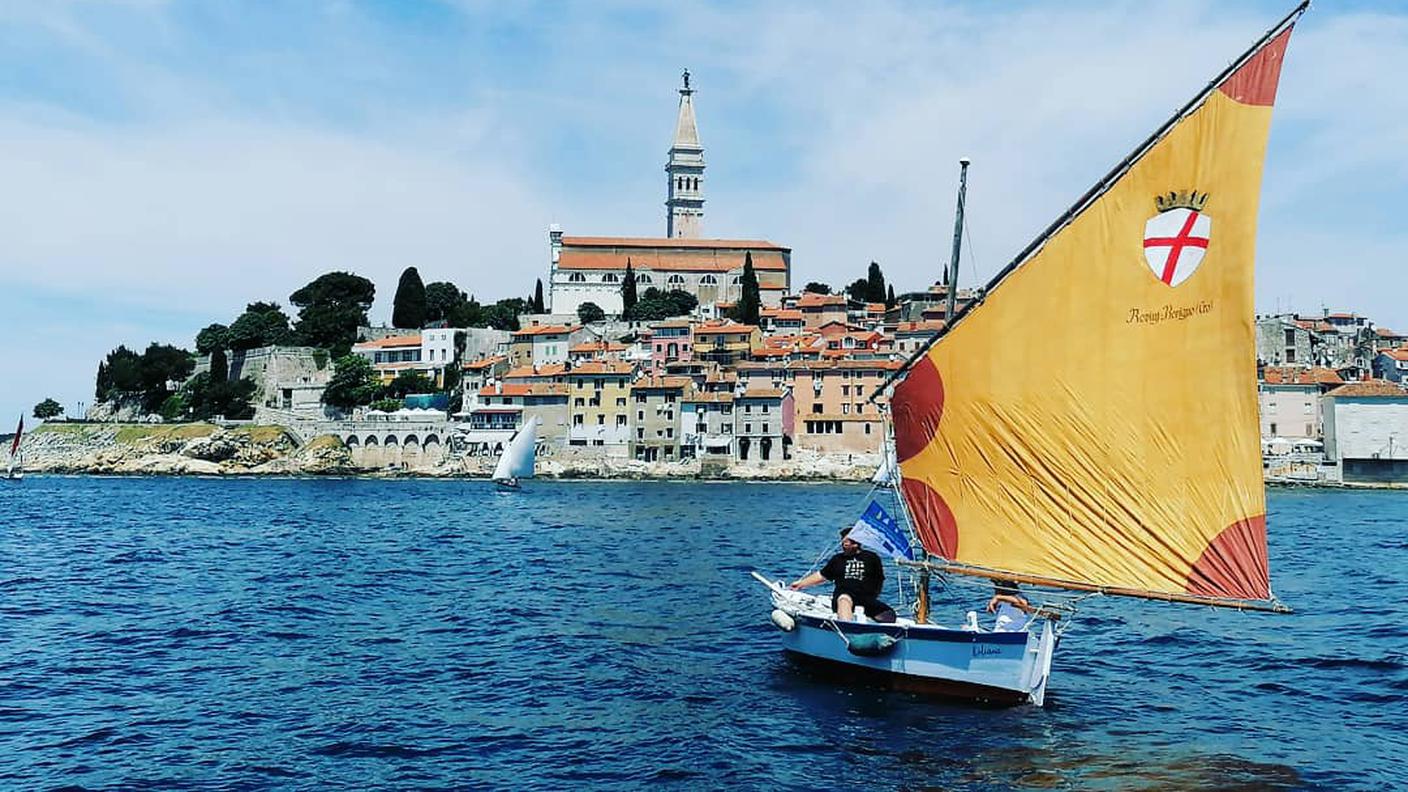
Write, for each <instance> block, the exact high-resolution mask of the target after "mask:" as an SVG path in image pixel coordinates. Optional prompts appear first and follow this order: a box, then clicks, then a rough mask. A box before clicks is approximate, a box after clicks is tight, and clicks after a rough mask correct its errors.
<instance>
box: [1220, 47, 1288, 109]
mask: <svg viewBox="0 0 1408 792" xmlns="http://www.w3.org/2000/svg"><path fill="white" fill-rule="evenodd" d="M1290 40H1291V29H1290V28H1286V29H1285V30H1284V31H1282V32H1281V34H1280V35H1278V36H1276V38H1274V39H1272V40H1270V41H1268V42H1266V46H1264V47H1262V48H1261V49H1260V50H1258V51H1257V53H1256V54H1255V55H1253V56H1252V57H1251V59H1250V60H1248V61H1247V62H1246V63H1244V64H1242V68H1240V69H1238V70H1237V71H1235V72H1233V73H1232V76H1230V77H1228V78H1227V79H1226V80H1223V81H1222V85H1219V86H1218V90H1220V91H1222V92H1223V93H1225V94H1227V95H1228V96H1229V97H1231V98H1232V99H1235V100H1237V101H1238V102H1241V103H1242V104H1249V105H1265V106H1267V107H1270V106H1271V105H1273V104H1275V103H1276V85H1277V84H1278V83H1279V82H1280V81H1281V61H1282V60H1283V59H1285V57H1286V42H1288V41H1290Z"/></svg>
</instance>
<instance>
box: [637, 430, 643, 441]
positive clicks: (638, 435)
mask: <svg viewBox="0 0 1408 792" xmlns="http://www.w3.org/2000/svg"><path fill="white" fill-rule="evenodd" d="M636 439H637V440H644V439H645V430H644V429H637V430H636Z"/></svg>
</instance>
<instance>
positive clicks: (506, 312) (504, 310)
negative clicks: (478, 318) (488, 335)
mask: <svg viewBox="0 0 1408 792" xmlns="http://www.w3.org/2000/svg"><path fill="white" fill-rule="evenodd" d="M526 309H527V304H526V303H525V302H524V300H522V299H521V298H518V297H513V298H510V299H507V300H499V301H498V302H496V303H494V304H493V305H491V306H489V307H488V308H485V309H484V324H485V325H487V326H489V327H492V328H494V329H496V330H517V329H519V327H518V315H519V314H521V313H527V310H526Z"/></svg>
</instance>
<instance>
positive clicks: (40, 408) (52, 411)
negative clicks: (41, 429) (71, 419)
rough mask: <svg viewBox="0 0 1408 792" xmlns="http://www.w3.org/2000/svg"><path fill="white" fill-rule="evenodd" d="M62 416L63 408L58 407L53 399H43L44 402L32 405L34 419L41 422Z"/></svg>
mask: <svg viewBox="0 0 1408 792" xmlns="http://www.w3.org/2000/svg"><path fill="white" fill-rule="evenodd" d="M63 414H64V408H63V407H61V406H59V403H58V402H56V401H54V400H53V399H45V400H44V401H42V402H39V403H38V404H36V405H34V417H35V418H38V419H39V420H41V421H47V420H49V419H50V418H57V417H59V416H60V415H63Z"/></svg>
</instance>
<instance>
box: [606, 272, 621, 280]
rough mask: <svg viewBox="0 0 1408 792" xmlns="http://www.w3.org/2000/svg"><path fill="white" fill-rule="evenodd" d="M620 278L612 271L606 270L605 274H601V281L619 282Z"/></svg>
mask: <svg viewBox="0 0 1408 792" xmlns="http://www.w3.org/2000/svg"><path fill="white" fill-rule="evenodd" d="M620 280H621V278H620V277H618V276H617V275H616V273H614V272H608V273H606V274H605V275H602V276H601V282H602V283H618V282H620Z"/></svg>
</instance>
